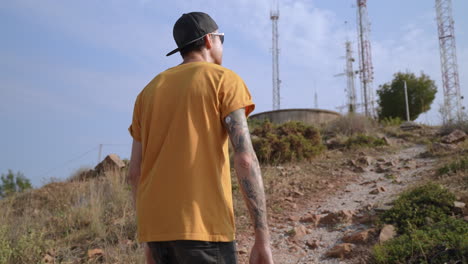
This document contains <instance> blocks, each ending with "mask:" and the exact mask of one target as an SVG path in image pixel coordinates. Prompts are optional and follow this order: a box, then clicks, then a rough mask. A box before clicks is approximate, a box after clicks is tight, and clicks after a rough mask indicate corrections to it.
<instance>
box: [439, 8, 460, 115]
mask: <svg viewBox="0 0 468 264" xmlns="http://www.w3.org/2000/svg"><path fill="white" fill-rule="evenodd" d="M435 2H436V13H437V26H438V31H439V46H440V65H441V67H440V68H441V70H442V85H443V87H444V107H443V111H442V112H443V114H442V116H443V122H444V124H445V123H451V122H453V121H454V119H458V120H460V119H461V118H462V105H461V99H462V97H461V94H460V81H459V78H458V64H457V51H456V47H455V29H454V22H453V17H452V1H451V0H436V1H435Z"/></svg>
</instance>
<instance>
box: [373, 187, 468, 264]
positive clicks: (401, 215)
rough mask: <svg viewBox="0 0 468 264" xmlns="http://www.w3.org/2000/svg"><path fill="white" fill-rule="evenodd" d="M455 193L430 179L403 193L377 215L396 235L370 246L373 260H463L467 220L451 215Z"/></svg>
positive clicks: (466, 253) (467, 240)
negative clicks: (389, 206) (388, 207)
mask: <svg viewBox="0 0 468 264" xmlns="http://www.w3.org/2000/svg"><path fill="white" fill-rule="evenodd" d="M454 201H455V196H454V195H453V194H452V193H450V192H449V191H447V190H446V189H444V188H443V187H441V186H440V185H437V184H434V183H428V184H426V185H423V186H420V187H418V188H415V189H414V190H412V191H408V192H405V193H403V194H402V195H401V196H400V197H399V198H398V199H397V200H396V201H395V205H394V206H393V208H392V209H390V210H389V211H387V212H385V213H384V214H383V215H382V216H381V220H382V221H383V222H385V223H391V224H394V225H396V226H397V229H398V233H399V234H400V236H399V237H397V238H395V239H392V240H389V241H387V242H385V243H384V244H382V245H376V246H374V250H373V256H374V260H375V262H376V263H382V264H384V263H385V264H393V263H395V264H397V263H441V264H442V263H466V261H467V256H468V236H467V235H466V234H468V223H466V222H465V221H464V220H461V219H456V218H453V217H452V216H451V215H452V210H453V202H454Z"/></svg>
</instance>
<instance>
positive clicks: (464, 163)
mask: <svg viewBox="0 0 468 264" xmlns="http://www.w3.org/2000/svg"><path fill="white" fill-rule="evenodd" d="M460 171H461V172H466V171H468V157H463V158H460V159H459V160H456V161H454V162H451V163H449V164H447V165H445V166H443V167H441V168H439V170H438V173H439V175H443V174H449V173H457V172H460Z"/></svg>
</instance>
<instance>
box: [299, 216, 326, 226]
mask: <svg viewBox="0 0 468 264" xmlns="http://www.w3.org/2000/svg"><path fill="white" fill-rule="evenodd" d="M320 218H322V216H321V215H317V214H308V215H306V216H303V217H302V218H301V219H300V221H301V222H304V223H311V224H313V225H314V227H316V226H318V224H319V223H320Z"/></svg>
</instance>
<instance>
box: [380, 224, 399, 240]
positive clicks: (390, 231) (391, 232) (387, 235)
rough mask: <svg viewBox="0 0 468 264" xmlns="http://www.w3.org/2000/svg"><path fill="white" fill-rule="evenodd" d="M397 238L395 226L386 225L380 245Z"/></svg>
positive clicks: (382, 231) (381, 233)
mask: <svg viewBox="0 0 468 264" xmlns="http://www.w3.org/2000/svg"><path fill="white" fill-rule="evenodd" d="M395 236H396V230H395V227H394V226H393V225H385V226H384V227H383V228H382V230H381V231H380V235H379V243H383V242H385V241H387V240H390V239H392V238H394V237H395Z"/></svg>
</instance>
